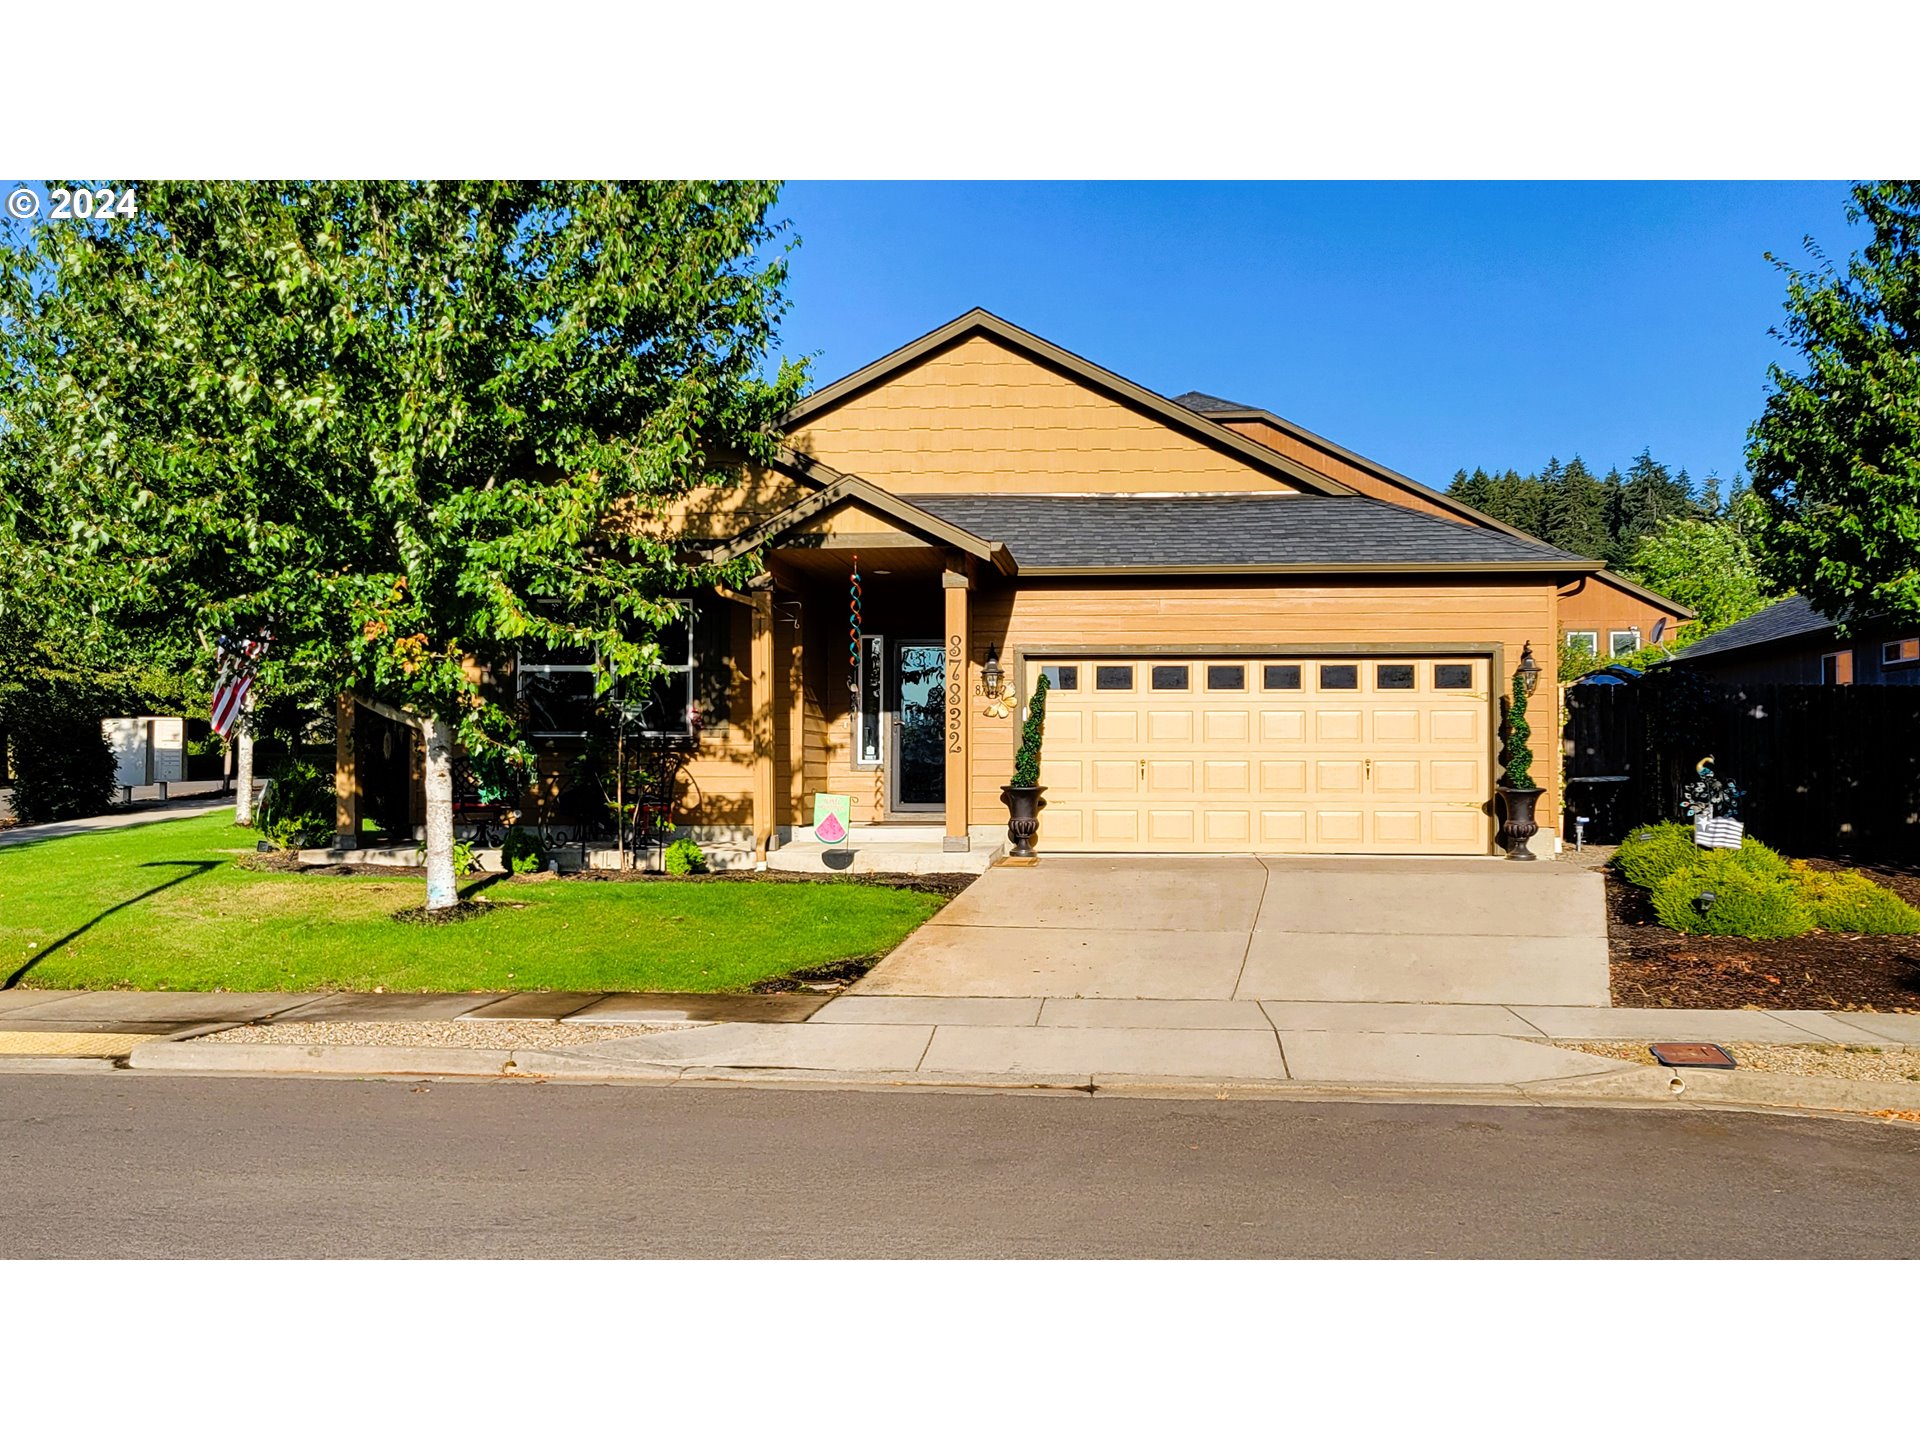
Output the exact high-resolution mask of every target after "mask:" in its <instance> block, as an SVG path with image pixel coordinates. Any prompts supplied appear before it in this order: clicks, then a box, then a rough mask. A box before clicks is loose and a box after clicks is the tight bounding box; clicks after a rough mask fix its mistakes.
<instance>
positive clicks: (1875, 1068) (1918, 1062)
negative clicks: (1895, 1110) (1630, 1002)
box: [1559, 1040, 1920, 1080]
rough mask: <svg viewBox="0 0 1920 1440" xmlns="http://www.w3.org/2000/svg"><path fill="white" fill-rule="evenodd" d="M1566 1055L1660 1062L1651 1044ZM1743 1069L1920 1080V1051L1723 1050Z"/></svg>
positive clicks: (1594, 1047)
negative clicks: (1651, 1052)
mask: <svg viewBox="0 0 1920 1440" xmlns="http://www.w3.org/2000/svg"><path fill="white" fill-rule="evenodd" d="M1559 1045H1560V1048H1561V1049H1562V1050H1579V1051H1581V1052H1582V1053H1584V1054H1587V1055H1605V1056H1607V1057H1608V1058H1609V1059H1612V1060H1633V1061H1636V1062H1638V1063H1639V1064H1641V1065H1655V1064H1658V1063H1659V1062H1658V1061H1656V1060H1655V1059H1654V1058H1653V1056H1651V1055H1649V1054H1648V1053H1647V1047H1646V1046H1645V1045H1641V1044H1637V1043H1635V1042H1633V1041H1630V1040H1583V1041H1577V1042H1576V1041H1572V1040H1563V1041H1560V1042H1559ZM1721 1048H1722V1049H1723V1050H1725V1051H1726V1052H1727V1053H1728V1054H1730V1055H1732V1056H1733V1058H1734V1061H1735V1062H1736V1063H1737V1064H1738V1065H1739V1067H1740V1068H1741V1069H1742V1070H1764V1071H1768V1072H1770V1073H1772V1074H1775V1075H1817V1076H1824V1077H1827V1078H1829V1079H1834V1080H1920V1050H1906V1049H1899V1048H1891V1049H1886V1050H1876V1049H1872V1048H1870V1047H1868V1046H1864V1045H1723V1046H1722V1047H1721Z"/></svg>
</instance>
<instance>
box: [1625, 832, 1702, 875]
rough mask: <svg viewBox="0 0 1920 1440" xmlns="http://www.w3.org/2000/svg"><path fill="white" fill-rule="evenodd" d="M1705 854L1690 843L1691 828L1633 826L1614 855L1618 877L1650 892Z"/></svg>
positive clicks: (1691, 840) (1691, 837)
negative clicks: (1675, 872)
mask: <svg viewBox="0 0 1920 1440" xmlns="http://www.w3.org/2000/svg"><path fill="white" fill-rule="evenodd" d="M1705 853H1706V852H1705V851H1703V850H1701V848H1700V847H1699V846H1698V845H1696V844H1694V843H1693V827H1692V826H1690V825H1675V824H1671V823H1668V824H1665V825H1636V826H1635V827H1634V828H1633V830H1632V831H1631V832H1629V834H1628V835H1627V838H1626V839H1624V840H1622V841H1621V842H1620V848H1619V849H1618V850H1616V851H1614V852H1613V868H1614V869H1616V870H1618V871H1619V872H1620V875H1621V878H1622V879H1624V880H1626V881H1627V882H1628V883H1629V884H1631V885H1638V886H1640V888H1641V889H1643V890H1651V889H1652V888H1653V887H1654V886H1655V885H1658V884H1659V883H1660V882H1661V881H1662V880H1664V879H1666V878H1667V876H1669V875H1671V874H1673V872H1674V871H1676V870H1681V869H1685V868H1686V867H1687V866H1689V865H1693V864H1696V863H1698V862H1699V861H1700V860H1701V859H1702V857H1703V856H1704V855H1705Z"/></svg>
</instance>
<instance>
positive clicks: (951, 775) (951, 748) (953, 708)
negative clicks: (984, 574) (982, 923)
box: [940, 556, 973, 850]
mask: <svg viewBox="0 0 1920 1440" xmlns="http://www.w3.org/2000/svg"><path fill="white" fill-rule="evenodd" d="M966 567H967V562H966V560H965V559H964V558H962V557H959V556H951V557H949V558H948V560H947V568H946V571H945V573H944V574H942V575H941V577H940V584H941V586H942V591H941V593H942V594H943V595H944V596H945V597H946V602H947V728H946V752H947V833H946V837H945V838H944V839H943V840H942V841H941V842H940V848H941V849H943V850H965V849H966V848H967V800H968V789H969V787H970V786H971V784H972V773H973V764H972V761H973V735H972V729H971V727H970V726H969V725H968V724H967V717H968V714H969V712H970V711H971V709H972V707H971V706H970V705H969V704H968V703H967V697H968V689H969V687H968V685H967V658H968V656H969V655H971V654H972V653H973V642H972V638H971V635H970V632H969V631H968V628H967V591H968V589H969V588H970V587H971V584H972V581H971V580H970V579H969V577H968V575H967V568H966Z"/></svg>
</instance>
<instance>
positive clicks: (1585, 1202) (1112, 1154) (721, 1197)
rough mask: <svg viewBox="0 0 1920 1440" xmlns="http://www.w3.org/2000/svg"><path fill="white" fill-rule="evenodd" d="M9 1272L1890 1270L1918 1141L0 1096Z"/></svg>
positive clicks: (1622, 1126)
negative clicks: (1567, 1260)
mask: <svg viewBox="0 0 1920 1440" xmlns="http://www.w3.org/2000/svg"><path fill="white" fill-rule="evenodd" d="M0 1162H3V1163H0V1256H3V1257H8V1258H25V1257H76V1258H78V1257H90V1258H150V1257H182V1258H184V1257H296V1256H297V1257H342V1256H369V1257H616V1256H662V1257H665V1256H673V1257H845V1258H856V1257H857V1258H867V1257H921V1256H939V1257H1196V1258H1197V1257H1221V1258H1264V1257H1337V1256H1354V1257H1424V1256H1460V1257H1469V1256H1471V1257H1495V1256H1498V1257H1516V1258H1521V1257H1524V1258H1551V1257H1587V1256H1594V1257H1599V1256H1617V1257H1755V1258H1762V1257H1874V1258H1907V1257H1910V1256H1912V1255H1914V1254H1915V1252H1916V1249H1920V1240H1917V1239H1916V1236H1920V1130H1916V1129H1912V1128H1907V1127H1902V1126H1893V1125H1884V1124H1878V1123H1863V1122H1853V1121H1844V1120H1826V1119H1803V1118H1796V1117H1784V1116H1769V1115H1749V1114H1737V1113H1728V1112H1703V1111H1689V1110H1679V1109H1675V1110H1665V1111H1647V1110H1628V1109H1601V1108H1579V1109H1540V1108H1523V1107H1496V1106H1469V1105H1428V1104H1382V1103H1352V1102H1326V1103H1320V1102H1309V1101H1269V1100H1226V1101H1218V1100H1152V1099H1133V1098H1119V1097H1110V1096H1088V1095H1083V1094H1068V1095H1040V1094H1004V1093H1003V1094H991V1093H989V1094H947V1093H937V1092H916V1091H901V1092H889V1093H868V1092H856V1091H826V1090H819V1091H797V1090H781V1089H749V1088H744V1087H732V1086H725V1087H722V1086H716V1087H712V1088H702V1089H695V1088H679V1089H668V1088H664V1087H642V1086H599V1085H577V1086H575V1085H560V1084H534V1083H528V1082H504V1083H502V1082H495V1083H453V1082H446V1081H435V1082H426V1081H416V1082H406V1081H390V1080H364V1081H362V1080H317V1079H316V1080H309V1079H290V1080H274V1079H238V1078H234V1079H228V1078H222V1079H199V1078H180V1077H173V1076H140V1075H125V1074H114V1075H24V1074H20V1075H6V1076H0Z"/></svg>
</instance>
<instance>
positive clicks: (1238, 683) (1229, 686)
mask: <svg viewBox="0 0 1920 1440" xmlns="http://www.w3.org/2000/svg"><path fill="white" fill-rule="evenodd" d="M1246 688H1247V667H1246V666H1244V665H1209V666H1207V689H1209V690H1244V689H1246Z"/></svg>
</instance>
